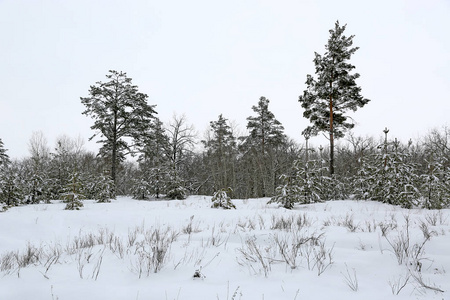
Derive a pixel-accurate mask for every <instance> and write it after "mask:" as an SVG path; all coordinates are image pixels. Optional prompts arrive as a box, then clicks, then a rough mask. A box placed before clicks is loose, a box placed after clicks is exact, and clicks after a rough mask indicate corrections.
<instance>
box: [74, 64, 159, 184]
mask: <svg viewBox="0 0 450 300" xmlns="http://www.w3.org/2000/svg"><path fill="white" fill-rule="evenodd" d="M106 77H107V78H108V80H109V81H108V82H106V83H103V82H97V83H96V85H92V86H91V87H90V90H89V94H90V96H89V97H85V98H83V97H81V98H80V99H81V102H82V103H83V104H84V105H85V106H86V110H85V111H84V112H83V114H84V115H86V116H90V117H92V118H93V119H94V120H95V121H94V125H92V126H91V129H93V130H95V131H96V132H95V134H94V135H93V136H92V137H91V139H92V138H94V137H95V136H97V135H100V136H101V137H102V139H101V140H100V141H98V142H99V143H101V144H102V147H101V148H100V155H102V156H104V157H107V158H108V160H109V164H110V167H111V179H112V180H113V182H114V183H116V174H117V166H118V164H119V163H120V162H121V161H122V160H123V159H124V157H125V155H126V154H128V153H132V152H133V151H132V146H134V145H135V144H137V143H138V141H140V140H141V139H142V138H144V137H145V134H146V133H147V132H148V131H149V126H150V125H151V121H152V119H153V117H154V114H155V113H156V112H155V110H154V105H153V106H151V105H148V104H147V98H148V96H147V95H146V94H143V93H140V92H139V91H138V87H137V86H135V85H132V83H131V78H129V77H127V75H126V73H124V72H117V71H109V74H108V75H106ZM126 138H131V140H132V143H133V144H131V145H130V144H129V142H128V140H127V139H126Z"/></svg>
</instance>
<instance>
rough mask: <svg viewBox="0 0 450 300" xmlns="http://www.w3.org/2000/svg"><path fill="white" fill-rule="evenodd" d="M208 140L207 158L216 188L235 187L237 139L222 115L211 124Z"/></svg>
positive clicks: (205, 142) (205, 143)
mask: <svg viewBox="0 0 450 300" xmlns="http://www.w3.org/2000/svg"><path fill="white" fill-rule="evenodd" d="M208 133H210V135H209V137H208V139H206V140H203V141H202V142H203V144H204V146H205V149H206V157H207V159H208V164H209V167H210V170H211V174H212V177H213V181H214V187H215V188H216V189H217V188H225V187H227V186H234V184H235V176H234V161H235V154H236V138H235V137H234V135H233V132H232V130H231V127H230V126H229V125H228V123H227V119H225V118H224V117H223V116H222V115H219V118H218V120H217V121H211V122H210V131H209V132H208Z"/></svg>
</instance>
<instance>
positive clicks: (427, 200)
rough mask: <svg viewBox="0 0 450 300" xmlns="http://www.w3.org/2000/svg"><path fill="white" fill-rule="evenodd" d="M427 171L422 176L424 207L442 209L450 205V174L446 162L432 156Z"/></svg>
mask: <svg viewBox="0 0 450 300" xmlns="http://www.w3.org/2000/svg"><path fill="white" fill-rule="evenodd" d="M426 163H427V172H426V173H424V174H422V175H421V176H420V183H421V186H420V189H421V192H422V199H421V200H422V201H421V202H422V203H421V204H422V207H424V208H426V209H442V208H447V207H449V205H450V174H447V173H446V172H445V168H444V164H443V163H441V162H438V161H434V160H433V158H431V160H430V161H426Z"/></svg>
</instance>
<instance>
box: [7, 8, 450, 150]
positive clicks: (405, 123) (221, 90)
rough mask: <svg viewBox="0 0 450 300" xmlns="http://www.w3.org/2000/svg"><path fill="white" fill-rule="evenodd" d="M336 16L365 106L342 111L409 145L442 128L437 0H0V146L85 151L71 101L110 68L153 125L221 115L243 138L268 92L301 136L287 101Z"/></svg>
mask: <svg viewBox="0 0 450 300" xmlns="http://www.w3.org/2000/svg"><path fill="white" fill-rule="evenodd" d="M336 20H339V21H340V23H341V24H347V30H346V35H352V34H353V35H355V38H354V45H355V46H358V47H360V49H359V50H358V51H357V52H356V54H355V55H354V56H353V58H352V60H351V62H352V63H353V64H354V65H355V66H356V72H358V73H360V75H361V78H360V79H359V80H358V81H357V83H358V84H359V85H360V86H361V87H362V95H363V96H364V97H366V98H369V99H371V102H370V103H369V104H368V105H366V106H365V107H364V108H362V109H360V110H359V111H358V112H357V113H355V114H354V115H353V117H354V119H355V121H356V122H357V126H356V128H355V130H354V131H355V133H356V134H357V135H370V136H374V137H379V136H381V135H382V130H383V129H384V128H385V127H386V126H387V127H388V128H390V130H391V133H392V136H396V137H399V138H401V139H403V140H407V139H409V138H410V137H411V138H416V137H418V136H419V135H424V134H426V133H427V132H428V131H429V130H430V129H432V128H435V127H442V126H444V125H449V121H448V119H449V117H448V115H449V114H450V33H449V32H450V1H448V0H441V1H439V0H427V1H425V0H420V1H415V0H408V1H399V0H379V1H360V0H355V1H349V0H347V1H334V0H328V1H304V0H295V1H294V0H293V1H283V0H280V1H256V0H253V1H252V0H250V1H247V0H227V1H211V0H204V1H198V0H190V1H184V0H179V1H178V0H176V1H175V0H172V1H170V0H169V1H144V0H141V1H111V0H108V1H95V0H86V1H85V0H76V1H63V0H59V1H56V0H54V1H39V0H28V1H26V0H0V38H1V42H0V113H1V116H0V138H1V139H2V140H3V142H4V144H5V148H7V149H9V150H8V152H7V153H8V154H9V155H10V156H11V157H14V158H20V157H24V156H28V142H29V139H30V137H31V135H32V132H33V131H42V132H43V133H44V135H45V136H46V137H47V140H48V142H49V146H51V148H53V145H54V143H55V140H56V137H57V136H59V135H62V134H66V135H68V136H70V137H73V138H75V137H77V136H81V137H83V138H85V139H86V148H87V149H89V150H90V149H96V145H95V144H94V142H87V139H88V138H89V137H90V136H91V135H92V131H91V130H90V126H91V125H92V124H93V120H92V119H90V118H88V117H86V116H84V115H82V114H81V113H82V111H83V110H84V107H83V105H82V104H81V102H80V97H86V96H88V90H89V86H90V85H92V84H94V83H95V82H97V81H106V77H105V75H106V74H107V73H108V70H117V71H124V72H127V75H128V76H129V77H131V78H132V79H133V83H134V84H136V85H137V86H138V87H139V90H140V91H141V92H143V93H146V94H148V95H149V103H150V104H156V105H157V107H156V110H157V112H158V115H159V117H160V119H161V120H162V121H163V122H167V121H169V120H170V119H171V117H172V115H173V114H174V113H177V114H183V113H184V114H185V115H186V117H187V119H188V121H189V122H190V123H192V124H194V125H195V127H196V129H197V130H198V131H199V133H200V134H202V133H203V132H204V131H205V129H206V127H207V126H208V124H209V122H210V121H213V120H217V118H218V115H219V114H221V113H222V114H223V115H224V117H225V118H227V119H230V120H233V121H235V122H236V123H238V124H239V125H240V128H241V130H244V129H245V127H246V118H247V117H248V116H251V115H253V111H252V109H251V107H252V106H253V105H256V104H257V102H258V99H259V98H260V97H261V96H265V97H266V98H268V99H270V105H269V109H270V110H271V111H272V112H273V113H274V114H275V117H276V118H277V119H278V120H279V121H280V122H281V123H282V124H283V125H284V127H285V132H286V134H287V135H289V136H290V137H291V138H294V139H295V140H297V141H299V142H302V136H301V131H302V130H303V129H304V128H305V127H306V126H307V125H308V124H309V123H308V121H307V120H306V119H304V118H303V117H302V109H301V107H300V104H299V103H298V96H299V95H300V94H302V92H303V90H304V89H305V80H306V75H307V74H313V73H314V64H313V62H312V60H313V58H314V52H318V53H321V54H323V53H324V51H325V47H324V46H325V44H326V43H327V40H328V37H329V32H328V31H329V29H331V28H333V27H334V23H335V21H336ZM312 141H313V143H314V139H313V140H312ZM315 143H316V144H317V143H322V142H321V141H320V140H316V142H315Z"/></svg>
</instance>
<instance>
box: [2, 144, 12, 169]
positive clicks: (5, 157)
mask: <svg viewBox="0 0 450 300" xmlns="http://www.w3.org/2000/svg"><path fill="white" fill-rule="evenodd" d="M6 151H7V150H6V149H5V147H4V145H3V141H2V139H1V138H0V168H2V167H3V166H6V165H8V164H9V163H10V160H9V156H8V154H7V153H6Z"/></svg>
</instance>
